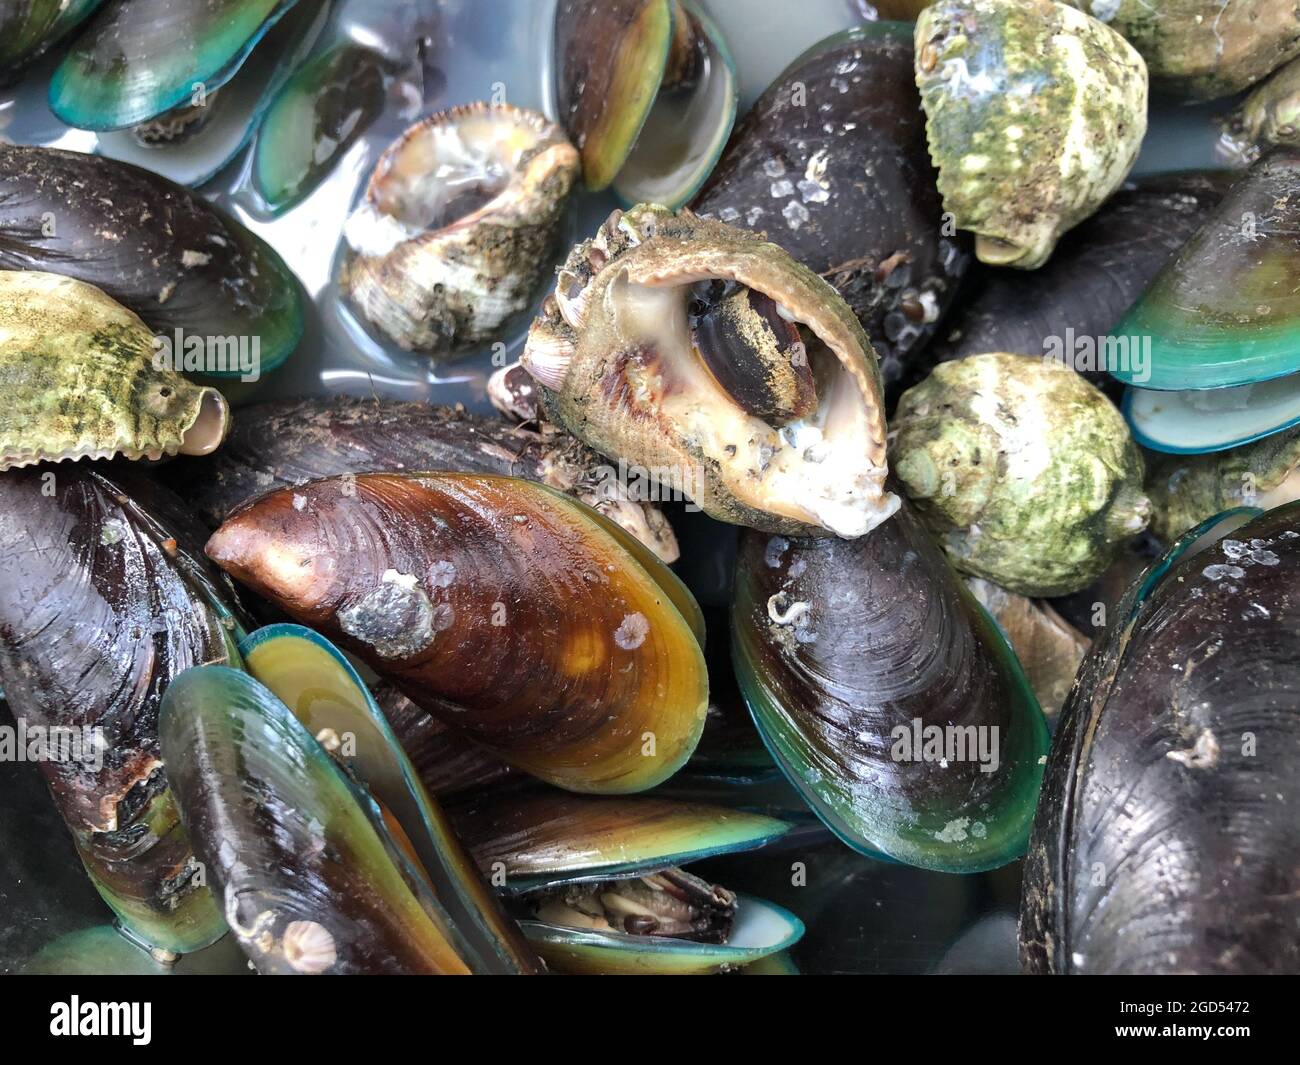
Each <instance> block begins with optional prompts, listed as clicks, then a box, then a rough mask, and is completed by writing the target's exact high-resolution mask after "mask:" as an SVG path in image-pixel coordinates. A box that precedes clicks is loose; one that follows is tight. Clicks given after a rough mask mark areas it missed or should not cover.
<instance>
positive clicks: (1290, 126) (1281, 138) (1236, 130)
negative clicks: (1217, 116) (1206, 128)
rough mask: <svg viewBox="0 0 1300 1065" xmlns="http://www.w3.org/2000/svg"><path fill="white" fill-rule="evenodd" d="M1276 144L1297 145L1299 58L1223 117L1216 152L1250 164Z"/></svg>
mask: <svg viewBox="0 0 1300 1065" xmlns="http://www.w3.org/2000/svg"><path fill="white" fill-rule="evenodd" d="M1276 146H1280V147H1286V148H1300V60H1294V59H1293V60H1292V61H1291V62H1290V63H1288V64H1287V65H1286V66H1284V67H1283V68H1282V69H1281V70H1279V71H1277V73H1275V74H1274V75H1273V76H1272V77H1270V78H1269V79H1268V81H1266V82H1264V84H1262V85H1260V86H1259V88H1257V89H1255V91H1254V92H1252V93H1251V94H1250V95H1249V96H1247V97H1246V99H1245V100H1244V101H1243V102H1242V104H1241V105H1240V106H1239V107H1238V108H1237V109H1236V110H1235V111H1233V112H1232V114H1231V115H1229V116H1228V117H1227V118H1226V119H1224V123H1223V134H1222V136H1221V137H1220V138H1219V145H1218V152H1219V155H1220V156H1221V157H1222V158H1224V159H1226V160H1227V161H1228V162H1230V163H1234V164H1236V165H1238V166H1249V165H1250V164H1251V163H1253V162H1255V160H1256V159H1258V158H1259V157H1260V156H1261V155H1263V154H1264V152H1265V151H1267V150H1268V149H1269V148H1271V147H1276Z"/></svg>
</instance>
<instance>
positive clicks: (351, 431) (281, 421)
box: [163, 378, 680, 562]
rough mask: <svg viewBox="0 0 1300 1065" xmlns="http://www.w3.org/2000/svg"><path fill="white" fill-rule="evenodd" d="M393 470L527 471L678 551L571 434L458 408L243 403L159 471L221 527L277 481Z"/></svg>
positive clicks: (343, 401) (661, 550) (653, 517)
mask: <svg viewBox="0 0 1300 1065" xmlns="http://www.w3.org/2000/svg"><path fill="white" fill-rule="evenodd" d="M529 380H531V378H529ZM387 470H451V471H454V472H458V473H496V474H502V475H505V476H510V477H524V478H526V479H528V480H530V481H537V482H538V483H540V484H545V485H548V486H550V487H551V488H557V489H559V490H560V491H563V492H567V493H569V494H570V495H572V496H573V497H574V498H576V499H580V500H581V501H582V502H584V503H586V504H587V505H588V506H591V507H594V508H595V509H596V510H598V511H600V512H601V513H602V514H604V515H605V516H606V517H608V518H609V519H610V520H611V521H613V522H615V523H616V524H618V525H620V526H621V527H622V528H624V529H626V530H627V531H628V532H629V533H631V534H632V535H633V536H635V537H636V538H637V539H638V540H640V541H641V542H642V543H644V544H645V545H646V546H647V547H649V548H650V550H652V551H653V552H654V553H655V554H656V555H657V556H658V557H659V558H661V559H662V560H663V561H664V562H676V561H677V558H678V555H679V553H680V552H679V550H678V546H677V539H676V537H675V536H674V535H673V530H672V527H671V526H670V525H669V524H668V519H667V518H666V517H665V516H664V514H663V511H662V510H660V509H659V508H658V507H657V506H656V505H655V504H653V503H650V502H644V501H641V500H638V499H634V498H631V496H632V495H633V494H634V493H631V492H629V491H628V490H627V489H626V487H625V486H623V485H621V484H620V483H618V479H617V478H616V477H614V476H612V474H613V472H614V471H613V469H612V467H610V466H609V465H608V464H607V463H605V462H604V460H603V459H601V457H600V456H599V455H597V454H596V453H595V452H594V451H592V450H590V449H589V448H587V447H586V446H585V445H583V444H581V443H579V442H578V441H577V440H575V439H574V438H573V437H571V436H569V435H568V434H567V433H563V432H560V431H558V430H555V429H553V428H550V427H548V428H547V429H545V430H541V429H533V428H528V427H525V426H522V425H509V424H507V423H505V422H503V421H501V420H500V419H499V418H493V417H486V416H483V415H478V414H471V413H470V412H468V411H466V410H464V409H462V408H460V407H459V406H457V407H431V406H429V404H427V403H402V402H398V401H396V400H386V399H358V398H355V397H351V396H331V397H328V398H321V397H313V398H306V399H287V400H273V401H271V402H269V403H256V404H253V405H251V406H247V407H243V408H241V409H240V411H239V417H238V418H237V419H235V424H234V427H233V428H232V429H231V432H230V435H229V437H227V439H226V441H225V442H224V443H223V444H222V446H221V448H220V450H219V451H218V452H217V453H216V454H215V455H213V456H212V457H211V458H210V459H205V460H203V461H195V462H188V461H182V462H176V463H172V464H171V467H170V468H169V469H166V470H164V471H163V473H164V475H166V476H167V477H168V479H169V480H170V482H171V483H172V485H173V487H174V488H175V490H176V492H177V493H178V494H179V495H180V496H181V497H183V498H184V499H185V500H186V501H187V502H188V503H189V504H190V505H191V506H192V507H194V508H195V511H196V512H197V514H198V515H199V517H201V518H203V519H204V520H205V521H206V522H207V523H208V524H209V525H211V526H212V527H213V528H214V529H215V528H216V527H217V526H218V525H220V524H221V523H222V521H224V520H225V517H226V515H227V514H229V513H230V512H231V511H232V510H234V509H235V507H237V506H238V505H239V504H241V503H245V502H247V501H248V500H250V499H253V498H254V497H256V496H259V495H262V494H263V493H265V492H269V491H270V490H271V489H272V488H285V487H289V486H291V485H297V484H302V483H303V482H304V481H310V480H313V479H315V478H317V477H332V476H335V475H336V474H344V473H380V472H384V471H387Z"/></svg>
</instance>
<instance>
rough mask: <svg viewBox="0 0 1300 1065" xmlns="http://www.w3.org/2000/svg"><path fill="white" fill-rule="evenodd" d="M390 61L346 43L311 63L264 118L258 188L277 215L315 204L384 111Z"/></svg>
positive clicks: (256, 158) (256, 173)
mask: <svg viewBox="0 0 1300 1065" xmlns="http://www.w3.org/2000/svg"><path fill="white" fill-rule="evenodd" d="M388 67H389V63H388V61H387V60H386V59H385V57H384V56H382V55H380V54H379V53H377V52H374V51H371V50H370V49H369V48H365V47H362V46H361V45H357V44H351V43H344V44H339V45H336V46H335V47H333V48H331V49H329V50H328V51H326V52H323V53H321V54H320V55H317V56H315V57H313V58H312V59H311V60H309V61H308V62H307V63H306V64H305V65H303V66H302V67H301V68H299V69H298V70H297V71H296V72H295V73H294V74H293V76H292V77H291V78H290V79H289V80H288V81H287V82H286V83H285V85H284V88H283V89H281V90H280V93H279V95H278V96H277V97H276V98H275V102H274V103H273V104H272V105H271V107H270V108H269V110H268V111H267V112H266V117H265V118H264V119H263V120H262V124H261V127H260V129H259V132H258V137H257V147H256V149H255V150H254V152H253V180H254V182H255V183H256V186H257V191H258V193H259V194H260V195H261V197H262V199H263V200H265V201H266V204H267V206H268V207H269V208H270V209H271V211H272V212H273V213H275V214H279V213H281V212H282V211H287V210H288V209H289V208H290V207H293V206H294V205H295V204H296V203H298V202H299V201H301V200H303V199H305V198H306V197H307V196H309V195H310V194H311V193H312V191H313V190H314V189H315V188H316V186H317V185H318V184H319V183H320V182H321V180H323V179H324V177H325V175H326V174H328V173H329V171H330V169H331V168H332V167H333V166H334V164H335V162H337V161H338V159H340V158H341V157H342V155H343V153H344V152H346V151H347V150H348V148H349V147H351V145H352V144H353V143H354V142H355V141H356V139H357V138H358V137H360V136H361V135H362V134H363V133H364V132H365V131H366V129H367V128H368V127H369V126H370V124H371V123H372V122H373V121H374V120H375V119H376V118H377V117H378V116H379V114H380V112H381V111H382V110H383V106H384V76H385V71H386V70H387V69H388Z"/></svg>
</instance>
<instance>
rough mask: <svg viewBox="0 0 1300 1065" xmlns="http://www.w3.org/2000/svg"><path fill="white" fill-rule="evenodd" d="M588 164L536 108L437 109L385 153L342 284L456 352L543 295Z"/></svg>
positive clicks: (396, 336)
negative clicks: (567, 210)
mask: <svg viewBox="0 0 1300 1065" xmlns="http://www.w3.org/2000/svg"><path fill="white" fill-rule="evenodd" d="M578 167H579V163H578V153H577V152H576V151H575V150H574V148H573V145H571V144H570V143H569V142H568V140H567V139H566V138H565V136H564V131H563V130H561V129H560V128H559V127H558V126H557V125H555V124H554V123H552V122H549V121H547V120H546V118H545V117H544V116H543V115H541V114H538V113H537V112H536V111H528V110H525V109H523V108H519V107H513V106H511V105H509V104H489V103H473V104H467V105H465V106H463V107H453V108H451V109H450V110H447V111H440V112H438V113H437V114H434V115H430V116H429V117H428V118H425V119H423V120H421V121H420V122H418V123H417V124H416V125H414V126H412V127H411V128H410V129H408V130H407V131H406V132H405V133H404V134H402V136H401V137H400V138H398V140H397V141H395V142H394V143H393V144H392V145H390V146H389V147H388V149H387V150H386V151H385V152H384V154H383V155H382V156H381V157H380V159H379V162H378V163H377V164H376V165H375V169H374V172H373V174H372V175H371V178H370V182H369V184H368V185H367V186H366V192H365V197H364V199H363V200H362V202H361V203H360V204H359V205H358V207H357V209H356V210H355V211H353V212H352V214H351V216H349V218H348V220H347V223H346V224H345V226H344V229H343V238H344V243H345V244H346V249H345V252H344V261H343V265H342V273H341V276H340V281H339V284H340V287H341V289H342V291H343V293H344V294H345V295H346V297H347V299H348V301H349V302H350V303H351V305H352V307H353V308H354V309H355V310H356V312H357V313H358V314H359V315H360V316H361V318H363V319H364V320H365V321H366V322H368V323H370V324H371V325H372V326H374V327H375V328H376V329H378V330H379V331H380V332H381V333H383V334H384V335H385V336H386V337H388V338H389V339H390V340H392V341H393V343H395V344H397V345H398V346H399V347H401V348H403V349H404V350H407V351H417V352H421V353H423V354H426V355H429V356H431V357H433V358H446V357H447V356H449V355H451V354H453V353H456V352H462V351H463V350H464V349H466V348H468V347H472V346H473V345H475V344H478V343H481V342H483V341H485V340H489V339H491V338H493V337H495V336H497V335H498V334H499V332H500V331H501V329H502V327H503V326H504V325H505V323H506V322H507V321H508V320H509V319H510V318H511V317H512V316H513V315H515V314H518V313H519V312H521V311H523V310H525V309H526V308H527V307H528V306H529V305H530V304H531V303H532V299H533V296H534V294H535V292H536V290H537V287H538V285H539V284H540V283H541V280H542V275H543V273H544V272H545V270H546V268H547V265H548V264H549V263H550V261H551V252H552V249H553V245H554V243H555V237H556V233H557V230H558V227H559V223H560V219H561V217H562V214H563V211H564V207H565V204H566V202H567V200H568V196H569V191H570V189H571V188H572V187H573V183H574V181H575V180H576V179H577V176H578Z"/></svg>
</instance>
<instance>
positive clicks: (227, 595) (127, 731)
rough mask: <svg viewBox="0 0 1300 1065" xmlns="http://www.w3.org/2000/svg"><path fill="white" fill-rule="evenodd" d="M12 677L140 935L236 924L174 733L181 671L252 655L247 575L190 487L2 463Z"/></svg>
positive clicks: (68, 815)
mask: <svg viewBox="0 0 1300 1065" xmlns="http://www.w3.org/2000/svg"><path fill="white" fill-rule="evenodd" d="M0 531H2V532H3V535H2V536H0V686H2V687H3V689H4V692H5V696H6V698H7V699H8V701H9V704H10V706H11V707H12V709H13V712H14V715H15V717H16V718H17V719H19V721H21V722H22V723H23V724H24V726H25V727H26V728H27V729H28V730H31V729H40V730H43V733H44V740H45V742H46V743H47V744H48V745H49V746H48V748H47V749H48V750H49V751H51V752H57V753H58V757H49V758H46V759H44V760H42V761H41V763H40V767H41V771H42V774H43V775H44V777H45V779H46V782H47V783H48V785H49V787H50V791H51V793H52V794H53V796H54V800H55V803H56V804H57V805H58V807H59V810H60V812H61V813H62V815H63V818H64V820H65V822H66V823H67V825H68V828H69V830H70V831H71V833H72V838H73V841H74V842H75V844H76V846H77V850H78V853H79V854H80V856H81V859H82V861H83V863H84V864H85V866H86V870H87V872H88V873H89V874H90V876H91V879H92V880H93V882H94V884H95V886H96V888H97V889H98V890H99V892H100V894H101V895H102V896H103V897H104V900H105V901H106V902H107V903H108V905H109V906H110V907H111V908H112V909H113V910H114V912H115V913H116V914H117V917H118V919H119V921H120V922H121V923H122V925H123V926H124V927H125V928H127V929H128V930H129V931H130V933H131V934H132V935H133V936H135V938H137V939H138V940H139V941H141V942H143V943H146V944H148V945H149V946H151V947H155V948H158V949H160V950H162V951H167V952H171V953H188V952H190V951H193V950H197V949H199V948H201V947H203V946H205V945H206V944H208V943H211V942H212V941H213V940H215V939H217V938H218V937H219V936H220V935H222V934H223V933H224V931H225V924H224V922H223V920H222V917H221V911H220V909H219V908H218V907H217V905H216V904H215V902H214V900H213V898H212V896H211V894H210V892H209V890H208V886H207V883H206V881H205V879H204V877H203V876H202V875H201V869H200V867H199V866H198V864H197V863H196V861H195V859H194V856H193V853H192V852H191V849H190V842H189V839H188V838H187V836H186V833H185V831H184V829H183V828H182V826H181V823H180V820H179V818H178V816H177V811H176V806H175V803H174V800H173V793H172V791H171V790H170V788H169V777H168V774H167V767H166V766H165V765H164V760H163V757H162V754H161V752H160V747H159V741H158V712H159V705H160V702H161V700H162V698H163V693H164V691H165V690H166V689H167V687H168V685H169V684H170V682H171V680H172V678H173V677H175V676H176V675H177V674H179V673H180V672H182V671H183V670H185V669H187V668H189V667H190V666H192V665H195V664H197V663H200V662H232V663H237V662H238V661H239V655H238V651H237V649H236V643H235V642H236V640H237V638H238V636H239V633H240V625H239V620H238V616H237V614H236V613H235V610H236V608H235V607H234V606H233V605H232V604H233V601H234V596H233V589H231V588H230V587H229V583H228V582H227V581H226V579H225V578H224V577H222V576H220V575H219V574H217V573H216V572H215V571H214V570H212V569H211V567H209V566H208V565H207V563H206V560H204V559H203V557H202V553H201V548H200V547H199V546H198V545H200V544H201V543H202V536H203V534H202V532H201V531H199V530H195V529H194V528H193V526H192V524H190V522H189V520H188V517H187V515H186V514H185V513H184V511H183V508H182V507H181V505H180V503H179V501H177V500H175V499H174V498H173V497H170V496H168V495H167V494H165V493H163V492H162V490H161V489H159V488H157V487H156V486H154V485H153V484H152V483H151V482H149V481H147V480H145V479H143V478H141V477H140V476H139V475H136V474H134V473H132V471H129V470H125V471H114V472H112V473H108V472H101V471H100V470H99V469H98V468H96V467H93V466H90V465H88V464H86V463H76V464H71V465H67V466H61V467H58V468H57V469H47V470H35V469H33V470H11V471H9V472H7V473H4V474H2V475H0Z"/></svg>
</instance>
